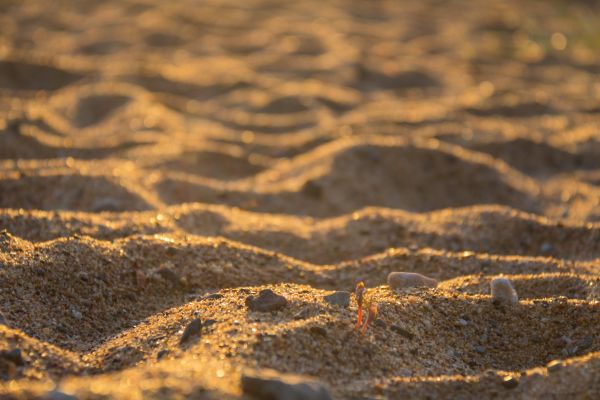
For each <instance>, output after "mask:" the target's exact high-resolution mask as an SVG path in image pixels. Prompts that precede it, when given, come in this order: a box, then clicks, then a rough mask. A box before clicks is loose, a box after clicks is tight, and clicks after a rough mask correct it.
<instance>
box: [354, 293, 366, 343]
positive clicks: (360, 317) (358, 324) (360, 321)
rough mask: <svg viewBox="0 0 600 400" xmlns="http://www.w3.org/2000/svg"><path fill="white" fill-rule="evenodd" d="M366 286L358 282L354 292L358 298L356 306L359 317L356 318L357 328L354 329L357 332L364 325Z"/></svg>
mask: <svg viewBox="0 0 600 400" xmlns="http://www.w3.org/2000/svg"><path fill="white" fill-rule="evenodd" d="M365 292H366V289H365V284H364V282H358V283H357V284H356V289H355V290H354V296H355V297H356V304H357V305H358V312H357V317H356V326H355V327H354V330H355V331H358V328H360V325H361V324H362V319H363V318H362V310H363V309H362V305H363V299H364V296H365Z"/></svg>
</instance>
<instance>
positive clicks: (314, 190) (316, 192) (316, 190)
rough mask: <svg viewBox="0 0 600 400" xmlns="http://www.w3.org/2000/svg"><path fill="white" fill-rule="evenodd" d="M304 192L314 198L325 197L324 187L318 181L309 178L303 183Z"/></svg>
mask: <svg viewBox="0 0 600 400" xmlns="http://www.w3.org/2000/svg"><path fill="white" fill-rule="evenodd" d="M302 193H304V194H306V195H307V196H309V197H312V198H314V199H320V198H322V197H323V188H322V187H321V185H319V184H318V183H317V182H315V181H312V180H309V181H306V183H304V185H302Z"/></svg>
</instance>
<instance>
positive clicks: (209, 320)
mask: <svg viewBox="0 0 600 400" xmlns="http://www.w3.org/2000/svg"><path fill="white" fill-rule="evenodd" d="M216 323H217V320H216V319H207V320H204V323H203V324H202V326H204V327H205V328H206V327H208V326H211V325H214V324H216Z"/></svg>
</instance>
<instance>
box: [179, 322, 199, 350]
mask: <svg viewBox="0 0 600 400" xmlns="http://www.w3.org/2000/svg"><path fill="white" fill-rule="evenodd" d="M201 331H202V322H201V321H200V318H196V319H193V320H192V322H190V323H189V324H188V325H187V326H186V327H185V330H184V331H183V334H182V335H181V340H180V341H179V343H180V344H181V343H185V342H187V341H188V340H189V339H191V338H192V337H193V336H200V334H201Z"/></svg>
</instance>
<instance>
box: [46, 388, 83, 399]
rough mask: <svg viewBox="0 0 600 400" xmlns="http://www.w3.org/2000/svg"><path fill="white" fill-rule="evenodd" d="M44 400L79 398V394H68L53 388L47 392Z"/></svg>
mask: <svg viewBox="0 0 600 400" xmlns="http://www.w3.org/2000/svg"><path fill="white" fill-rule="evenodd" d="M43 399H44V400H78V397H77V396H73V395H72V394H66V393H64V392H61V391H60V390H52V391H50V392H48V393H46V394H45V395H44V397H43Z"/></svg>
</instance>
